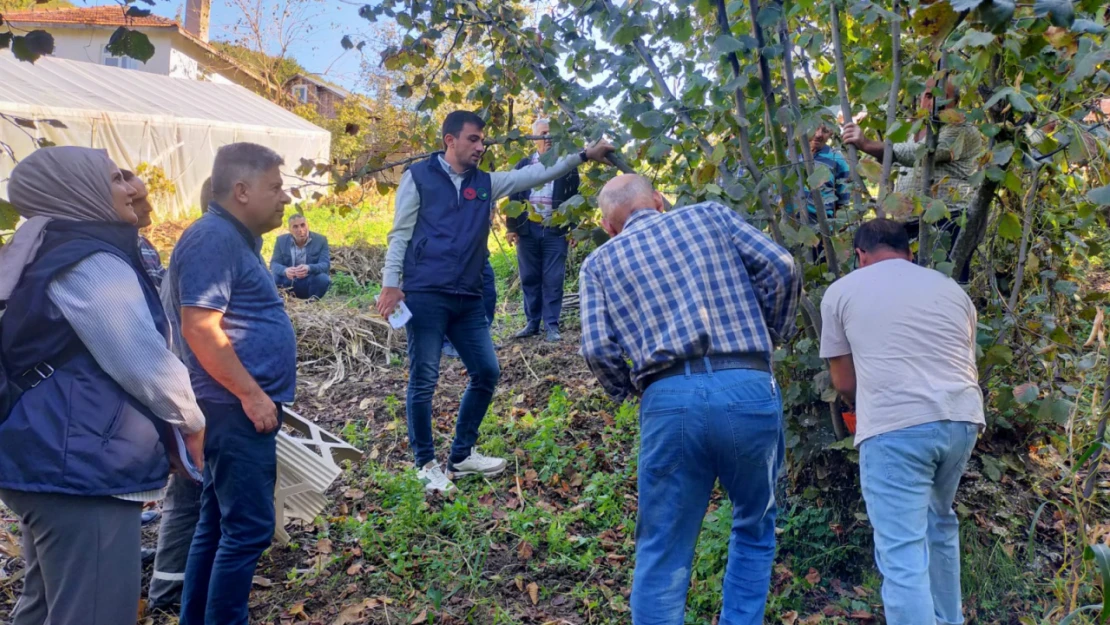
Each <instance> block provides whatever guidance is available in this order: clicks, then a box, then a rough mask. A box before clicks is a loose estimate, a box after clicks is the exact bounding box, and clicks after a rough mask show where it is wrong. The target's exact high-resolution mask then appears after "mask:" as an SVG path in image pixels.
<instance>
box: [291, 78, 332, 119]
mask: <svg viewBox="0 0 1110 625" xmlns="http://www.w3.org/2000/svg"><path fill="white" fill-rule="evenodd" d="M299 85H305V86H307V87H308V103H309V104H312V105H314V106H315V107H316V112H318V113H320V115H323V116H324V117H326V118H327V119H335V117H336V109H338V108H339V105H340V104H342V103H343V101H344V100H345V99H346V98H344V97H343V96H341V95H339V94H338V93H335V92H334V91H332V90H330V89H326V88H323V87H320V86H319V85H317V84H316V83H314V82H310V81H307V80H304V79H303V78H300V77H297V78H294V79H293V80H291V81H289V85H288V89H289V95H293V87H294V86H299Z"/></svg>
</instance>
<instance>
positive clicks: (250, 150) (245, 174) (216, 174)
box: [212, 143, 285, 200]
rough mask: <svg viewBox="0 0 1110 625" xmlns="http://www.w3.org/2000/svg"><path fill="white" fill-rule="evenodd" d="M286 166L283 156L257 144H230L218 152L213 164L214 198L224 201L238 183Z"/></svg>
mask: <svg viewBox="0 0 1110 625" xmlns="http://www.w3.org/2000/svg"><path fill="white" fill-rule="evenodd" d="M284 164H285V160H284V159H283V158H281V155H280V154H278V153H277V152H275V151H273V150H271V149H270V148H268V147H266V146H264V145H258V144H257V143H229V144H227V145H225V146H223V147H222V148H220V149H219V150H217V151H216V160H215V162H213V163H212V197H213V198H214V199H216V200H221V199H224V198H226V197H227V196H228V194H230V193H231V190H232V189H233V188H234V187H235V183H237V182H245V181H247V180H251V179H253V178H255V177H257V176H258V175H259V174H262V173H264V172H266V171H269V170H270V169H273V168H274V167H279V166H281V165H284Z"/></svg>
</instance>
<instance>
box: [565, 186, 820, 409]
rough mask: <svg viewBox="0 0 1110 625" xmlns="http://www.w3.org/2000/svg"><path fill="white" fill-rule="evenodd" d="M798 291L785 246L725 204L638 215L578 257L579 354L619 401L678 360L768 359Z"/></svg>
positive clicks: (790, 319)
mask: <svg viewBox="0 0 1110 625" xmlns="http://www.w3.org/2000/svg"><path fill="white" fill-rule="evenodd" d="M800 293H801V277H800V275H799V274H798V271H797V269H796V268H795V266H794V259H793V257H791V255H790V252H789V251H787V250H786V249H783V248H782V247H781V246H779V245H778V244H777V243H775V242H774V241H772V240H771V239H769V238H767V236H766V235H764V234H763V233H762V232H760V231H759V230H758V229H756V228H755V227H753V226H751V225H750V224H748V223H747V222H746V221H744V219H743V218H742V217H740V215H738V214H737V213H736V212H734V211H732V210H731V209H729V208H728V207H727V206H723V205H721V204H717V203H715V202H704V203H701V204H695V205H693V206H686V207H684V208H680V209H676V210H672V211H670V212H668V213H658V212H655V211H652V210H640V211H636V212H635V213H633V214H632V215H631V216H630V217H629V218H628V222H627V223H626V224H625V226H624V230H623V231H622V232H621V233H620V235H618V236H617V237H615V238H613V239H611V240H610V241H607V242H606V243H605V244H603V245H602V246H601V247H599V248H597V250H595V251H594V252H593V253H592V254H590V256H589V257H588V258H586V260H585V261H584V262H583V263H582V269H581V272H580V277H579V295H580V305H581V312H582V354H583V355H584V356H585V358H586V363H587V364H588V365H589V366H590V370H592V371H593V372H594V375H596V376H597V378H598V380H600V381H601V384H602V386H604V387H605V390H606V392H608V393H609V395H610V396H611V397H613V399H615V400H617V401H622V400H624V398H625V397H627V396H628V395H629V394H635V393H636V392H637V390H639V391H642V390H643V380H644V378H646V377H647V376H649V375H652V374H654V373H658V372H660V371H662V370H664V369H667V368H668V367H670V366H672V365H674V364H675V363H678V362H681V361H684V360H690V359H697V358H701V357H704V356H719V355H727V354H739V353H752V352H755V353H765V354H767V355H768V357H770V353H771V351H772V349H773V346H774V344H775V343H780V342H782V341H785V340H787V339H789V338H790V337H791V336H792V335H793V334H794V332H795V330H796V329H797V328H796V325H795V322H796V320H795V311H796V307H797V304H798V297H799V294H800ZM625 355H628V357H629V358H631V360H632V367H631V369H629V366H628V364H627V363H626V362H625Z"/></svg>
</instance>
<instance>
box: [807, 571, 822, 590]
mask: <svg viewBox="0 0 1110 625" xmlns="http://www.w3.org/2000/svg"><path fill="white" fill-rule="evenodd" d="M806 581H807V582H809V583H810V584H812V585H814V586H816V585H817V584H820V583H821V574H820V573H818V572H817V569H810V570H809V573H807V574H806Z"/></svg>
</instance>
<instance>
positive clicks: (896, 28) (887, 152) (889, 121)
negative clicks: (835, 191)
mask: <svg viewBox="0 0 1110 625" xmlns="http://www.w3.org/2000/svg"><path fill="white" fill-rule="evenodd" d="M893 2H894V4H893V6H892V7H891V13H893V14H894V17H893V18H892V19H891V20H890V37H891V42H890V49H891V65H892V67H893V68H894V77H893V79H892V80H891V83H890V95H889V96H887V100H886V133H885V134H884V135H883V177H882V185H881V187H880V188H881V191H880V192H879V205H878V206H876V207H875V214H876V215H878V216H879V217H884V216H885V215H886V209H885V207H884V206H883V204H884V202H886V198H887V195H889V194H890V192H891V191H892V190H893V188H894V185H893V181H892V180H891V179H890V170H891V167H892V166H893V164H894V142H893V141H891V139H890V132H891V130H893V129H894V124H896V123H897V122H898V90H899V89H900V88H901V85H902V16H901V15H900V14H899V10H900V8H901V7H900V6H899V2H898V0H893Z"/></svg>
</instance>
